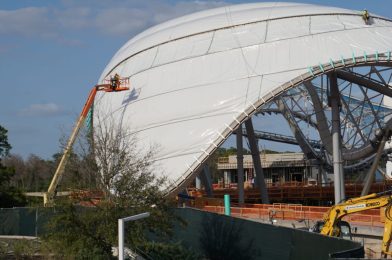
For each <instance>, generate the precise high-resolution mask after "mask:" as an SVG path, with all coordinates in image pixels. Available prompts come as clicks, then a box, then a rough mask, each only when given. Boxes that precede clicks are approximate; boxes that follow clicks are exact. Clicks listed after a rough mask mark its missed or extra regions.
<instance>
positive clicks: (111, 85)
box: [43, 74, 129, 207]
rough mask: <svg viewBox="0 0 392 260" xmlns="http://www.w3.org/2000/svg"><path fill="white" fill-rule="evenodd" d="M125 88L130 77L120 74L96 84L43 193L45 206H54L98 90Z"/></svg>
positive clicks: (113, 90)
mask: <svg viewBox="0 0 392 260" xmlns="http://www.w3.org/2000/svg"><path fill="white" fill-rule="evenodd" d="M124 90H129V79H128V78H121V77H120V76H119V75H118V74H116V75H114V76H113V77H111V78H110V79H109V80H106V82H105V83H104V84H100V85H95V86H94V87H93V88H92V89H91V91H90V94H89V96H88V98H87V101H86V104H85V105H84V107H83V110H82V112H81V113H80V116H79V118H78V121H77V122H76V125H75V127H74V129H73V131H72V133H71V136H70V137H69V139H68V142H67V145H66V147H65V149H64V151H63V155H62V157H61V160H60V163H59V165H58V166H57V169H56V172H55V173H54V175H53V178H52V181H51V182H50V185H49V188H48V191H47V192H46V193H44V194H43V197H44V206H45V207H48V206H52V205H53V199H54V197H55V196H56V193H57V192H56V189H57V186H58V184H59V182H60V180H61V178H62V176H63V175H64V170H65V166H66V164H67V161H68V158H69V156H70V154H71V151H72V146H73V144H74V142H75V140H76V137H77V135H78V133H79V130H80V128H81V127H82V126H83V123H84V121H85V119H86V117H87V115H88V113H89V110H90V108H91V106H92V104H93V103H94V99H95V95H96V94H97V92H98V91H103V92H120V91H124Z"/></svg>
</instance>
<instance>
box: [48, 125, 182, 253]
mask: <svg viewBox="0 0 392 260" xmlns="http://www.w3.org/2000/svg"><path fill="white" fill-rule="evenodd" d="M85 137H86V138H89V136H88V135H86V136H85ZM93 138H94V139H93V141H91V140H85V141H83V142H81V143H80V145H79V147H76V149H75V148H74V152H75V151H76V152H78V155H77V156H76V157H74V160H71V161H70V162H69V164H68V166H67V167H68V169H74V170H75V171H76V172H79V173H80V172H83V171H89V174H92V175H93V177H94V179H95V180H96V187H97V188H99V190H101V191H103V197H102V198H101V200H100V201H99V202H98V203H95V202H94V201H93V200H90V199H89V198H88V197H81V198H77V201H75V200H65V201H63V202H62V203H61V204H60V203H59V202H57V206H56V210H57V212H58V215H57V216H56V217H55V218H54V219H53V220H52V221H51V222H50V224H49V226H48V228H49V229H50V232H48V234H47V235H46V236H45V237H44V241H45V242H46V244H47V246H48V248H49V249H50V250H52V251H53V252H55V253H56V255H57V256H58V257H65V258H76V259H82V258H83V259H84V258H93V259H109V258H110V257H111V255H112V252H111V248H112V246H114V245H116V244H117V241H118V240H117V239H118V238H117V230H118V228H117V223H118V222H117V220H118V219H119V218H123V217H127V216H131V215H135V214H139V213H142V212H150V214H151V215H150V217H149V218H147V219H144V220H138V221H135V222H131V223H127V224H126V230H125V234H126V240H125V242H126V244H127V245H129V247H130V248H135V247H140V246H141V245H145V244H146V243H148V239H147V237H146V236H147V231H148V232H149V233H152V234H155V235H156V236H158V237H160V238H162V239H163V240H168V239H169V238H170V235H171V230H172V223H173V222H172V221H173V220H174V219H175V217H174V215H173V213H171V210H170V208H171V205H170V201H169V200H168V199H166V198H165V197H164V193H163V191H161V187H162V185H163V184H164V183H165V179H164V178H160V177H158V176H157V175H155V174H154V173H153V171H152V170H153V160H152V158H153V155H154V150H153V149H152V148H150V149H148V150H143V149H139V148H138V147H137V139H136V137H135V136H134V135H132V134H130V133H129V132H127V131H126V130H124V129H121V128H120V127H118V128H117V127H113V125H112V126H110V127H109V126H107V125H106V124H105V122H101V123H100V124H99V127H97V128H96V132H95V134H94V136H93ZM90 144H93V145H94V149H91V147H89V145H90ZM86 145H87V146H86ZM86 165H88V166H89V167H86ZM87 202H90V203H93V204H94V205H95V206H94V207H90V208H86V207H80V206H76V204H77V203H81V204H86V203H87ZM90 205H91V204H90ZM167 248H171V247H170V246H168V247H167Z"/></svg>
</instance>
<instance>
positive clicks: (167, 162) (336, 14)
mask: <svg viewBox="0 0 392 260" xmlns="http://www.w3.org/2000/svg"><path fill="white" fill-rule="evenodd" d="M391 50H392V22H391V21H390V20H388V19H385V18H382V17H379V16H376V15H371V19H370V20H369V22H368V23H366V22H365V21H364V19H363V18H362V15H361V12H359V11H351V10H346V9H340V8H334V7H324V6H316V5H306V4H296V3H258V4H242V5H235V6H228V7H222V8H217V9H212V10H208V11H203V12H199V13H195V14H191V15H187V16H184V17H181V18H178V19H174V20H171V21H168V22H165V23H163V24H160V25H158V26H155V27H153V28H150V29H148V30H146V31H145V32H143V33H141V34H139V35H137V36H136V37H134V38H133V39H131V40H130V41H128V42H127V43H126V44H125V45H124V46H123V47H122V48H121V49H120V50H119V51H118V52H117V53H116V54H115V55H114V57H113V58H112V60H111V61H110V62H109V64H108V65H107V67H106V68H105V70H104V72H103V73H102V75H101V78H100V81H102V80H104V79H105V78H107V77H109V76H111V75H114V74H115V73H118V74H120V75H121V76H122V77H129V79H130V82H131V88H132V89H131V90H130V91H128V92H119V93H116V94H103V93H101V94H99V95H98V97H97V99H96V102H95V117H97V116H100V118H105V115H108V114H112V115H113V116H114V118H115V119H116V120H117V121H118V122H119V123H121V124H122V125H123V126H125V127H127V128H128V129H130V131H131V132H135V133H137V136H138V139H139V145H141V146H143V147H150V146H151V145H157V146H158V147H159V149H158V150H157V153H156V155H155V160H156V162H157V165H159V167H158V166H157V167H156V171H157V173H162V174H164V175H165V176H167V178H168V181H169V183H168V187H165V188H167V189H168V191H170V192H175V191H178V190H179V189H180V188H182V187H183V186H184V185H185V184H187V183H188V182H189V181H191V180H192V179H193V178H194V176H195V174H196V173H197V171H198V170H199V169H200V167H201V165H202V164H203V162H204V161H205V160H206V159H207V158H208V157H209V155H210V154H211V153H212V152H213V151H214V150H215V149H216V148H217V147H218V146H219V145H220V144H221V143H222V142H223V141H224V140H225V139H226V138H227V137H228V136H229V135H230V134H231V133H232V132H233V129H235V128H236V127H238V125H239V123H240V122H243V121H244V120H246V119H247V118H248V117H249V116H251V115H252V113H254V112H255V110H256V109H257V108H258V107H260V106H261V105H263V104H264V103H265V102H268V101H270V100H271V99H273V97H275V96H276V95H278V94H279V93H282V92H283V91H285V90H287V89H289V88H291V87H294V86H296V85H297V84H299V83H301V82H302V81H303V80H307V79H310V78H312V77H314V76H317V75H318V74H321V73H325V72H327V71H328V70H333V69H336V68H339V67H345V66H354V65H358V64H364V63H371V62H373V63H375V62H377V63H380V62H389V61H390V59H391V57H390V55H391V52H390V51H391Z"/></svg>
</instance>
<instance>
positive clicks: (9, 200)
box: [0, 126, 26, 208]
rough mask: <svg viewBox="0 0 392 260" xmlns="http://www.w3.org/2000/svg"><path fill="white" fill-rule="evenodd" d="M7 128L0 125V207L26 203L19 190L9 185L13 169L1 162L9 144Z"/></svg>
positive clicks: (13, 172) (9, 147)
mask: <svg viewBox="0 0 392 260" xmlns="http://www.w3.org/2000/svg"><path fill="white" fill-rule="evenodd" d="M7 132H8V131H7V130H6V129H5V128H4V127H2V126H0V207H1V208H8V207H17V206H23V205H25V203H26V198H25V197H24V196H23V194H22V193H21V191H20V190H18V189H17V188H16V187H14V186H12V185H10V182H11V179H12V177H13V176H14V175H15V169H14V168H12V167H6V166H4V165H3V163H2V159H3V157H5V156H7V155H8V153H9V150H10V149H11V145H10V144H9V143H8V137H7Z"/></svg>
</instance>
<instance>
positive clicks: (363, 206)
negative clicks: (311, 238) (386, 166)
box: [320, 190, 392, 258]
mask: <svg viewBox="0 0 392 260" xmlns="http://www.w3.org/2000/svg"><path fill="white" fill-rule="evenodd" d="M391 201H392V191H391V190H389V191H385V192H381V193H373V194H369V195H367V196H362V197H358V198H353V199H349V200H347V201H345V202H343V203H341V204H337V205H335V206H333V207H332V208H331V209H330V210H329V211H328V212H327V213H326V216H325V217H324V226H323V228H322V229H321V232H320V233H321V234H324V235H327V236H339V233H340V229H339V226H338V223H339V221H340V220H341V219H342V218H343V217H344V216H346V215H349V214H353V213H356V212H361V211H365V210H368V209H377V208H381V207H384V206H386V210H385V225H384V234H383V241H382V246H381V255H382V256H383V257H384V258H386V257H387V255H392V252H391V251H389V246H390V244H391V238H392V234H391V232H392V230H391V228H392V218H391V213H392V211H391V205H392V204H391Z"/></svg>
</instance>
